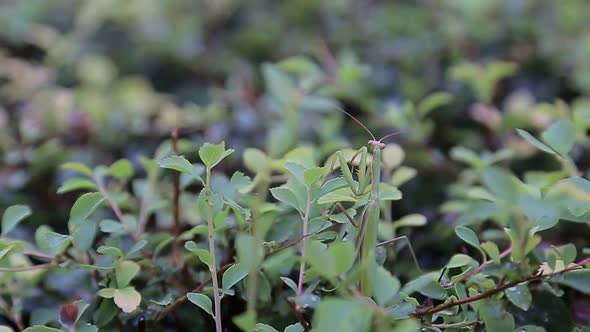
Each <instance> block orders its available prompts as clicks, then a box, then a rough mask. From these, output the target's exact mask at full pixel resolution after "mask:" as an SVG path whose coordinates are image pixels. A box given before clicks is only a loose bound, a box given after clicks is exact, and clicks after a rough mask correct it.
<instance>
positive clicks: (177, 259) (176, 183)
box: [171, 129, 182, 266]
mask: <svg viewBox="0 0 590 332" xmlns="http://www.w3.org/2000/svg"><path fill="white" fill-rule="evenodd" d="M171 136H172V152H173V153H174V154H175V155H178V129H174V130H173V131H172V134H171ZM172 182H173V187H174V189H173V190H174V192H173V197H172V216H173V221H174V226H173V227H174V237H175V239H174V242H173V243H172V262H173V263H174V264H175V265H176V266H180V265H181V264H182V255H181V254H180V238H179V235H180V230H181V225H180V172H174V174H172Z"/></svg>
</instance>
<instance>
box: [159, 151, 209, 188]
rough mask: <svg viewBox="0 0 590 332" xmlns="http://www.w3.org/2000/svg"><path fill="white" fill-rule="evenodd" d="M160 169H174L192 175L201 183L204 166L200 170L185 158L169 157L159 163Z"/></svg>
mask: <svg viewBox="0 0 590 332" xmlns="http://www.w3.org/2000/svg"><path fill="white" fill-rule="evenodd" d="M159 165H160V167H162V168H167V169H173V170H175V171H178V172H181V173H184V174H187V175H190V176H191V177H192V178H195V179H199V180H201V182H202V181H203V180H202V179H201V173H203V169H202V167H203V166H202V165H199V166H201V167H200V168H199V167H198V166H197V165H193V164H191V163H190V162H189V161H188V160H186V158H184V157H183V156H169V157H166V158H164V159H162V160H160V162H159Z"/></svg>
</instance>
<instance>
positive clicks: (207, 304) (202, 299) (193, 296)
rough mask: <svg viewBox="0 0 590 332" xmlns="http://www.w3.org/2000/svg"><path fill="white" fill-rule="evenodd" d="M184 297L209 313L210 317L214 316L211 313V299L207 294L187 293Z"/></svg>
mask: <svg viewBox="0 0 590 332" xmlns="http://www.w3.org/2000/svg"><path fill="white" fill-rule="evenodd" d="M186 297H187V298H188V300H189V301H191V302H192V303H194V304H196V305H197V306H198V307H199V308H201V309H203V310H204V311H205V312H206V313H208V314H209V315H211V317H215V315H213V309H212V305H211V299H210V298H209V297H208V296H207V295H205V294H199V293H188V294H186Z"/></svg>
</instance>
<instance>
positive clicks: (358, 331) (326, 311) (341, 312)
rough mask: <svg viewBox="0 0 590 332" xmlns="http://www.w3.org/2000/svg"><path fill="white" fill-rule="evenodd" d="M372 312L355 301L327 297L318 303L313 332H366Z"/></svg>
mask: <svg viewBox="0 0 590 332" xmlns="http://www.w3.org/2000/svg"><path fill="white" fill-rule="evenodd" d="M372 314H373V312H372V310H371V309H370V308H369V306H367V305H365V304H362V303H360V302H358V301H356V300H351V299H340V298H334V297H328V298H326V299H324V300H322V301H321V302H320V305H319V306H318V308H317V310H316V312H315V314H314V317H313V318H314V320H313V327H314V329H313V330H314V332H334V331H338V332H368V331H369V329H370V326H371V318H372Z"/></svg>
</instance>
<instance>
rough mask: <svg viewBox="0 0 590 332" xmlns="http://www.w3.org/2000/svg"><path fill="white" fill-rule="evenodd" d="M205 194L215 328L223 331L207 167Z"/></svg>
mask: <svg viewBox="0 0 590 332" xmlns="http://www.w3.org/2000/svg"><path fill="white" fill-rule="evenodd" d="M205 195H206V196H207V226H208V229H209V253H210V254H211V257H212V258H213V262H212V263H211V266H209V270H210V271H211V279H212V281H213V303H214V306H215V315H214V317H215V330H216V331H217V332H222V328H221V297H220V296H219V281H218V280H217V263H216V260H215V228H214V225H213V219H214V218H213V197H212V196H213V195H212V192H211V168H209V167H207V181H206V182H205Z"/></svg>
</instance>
